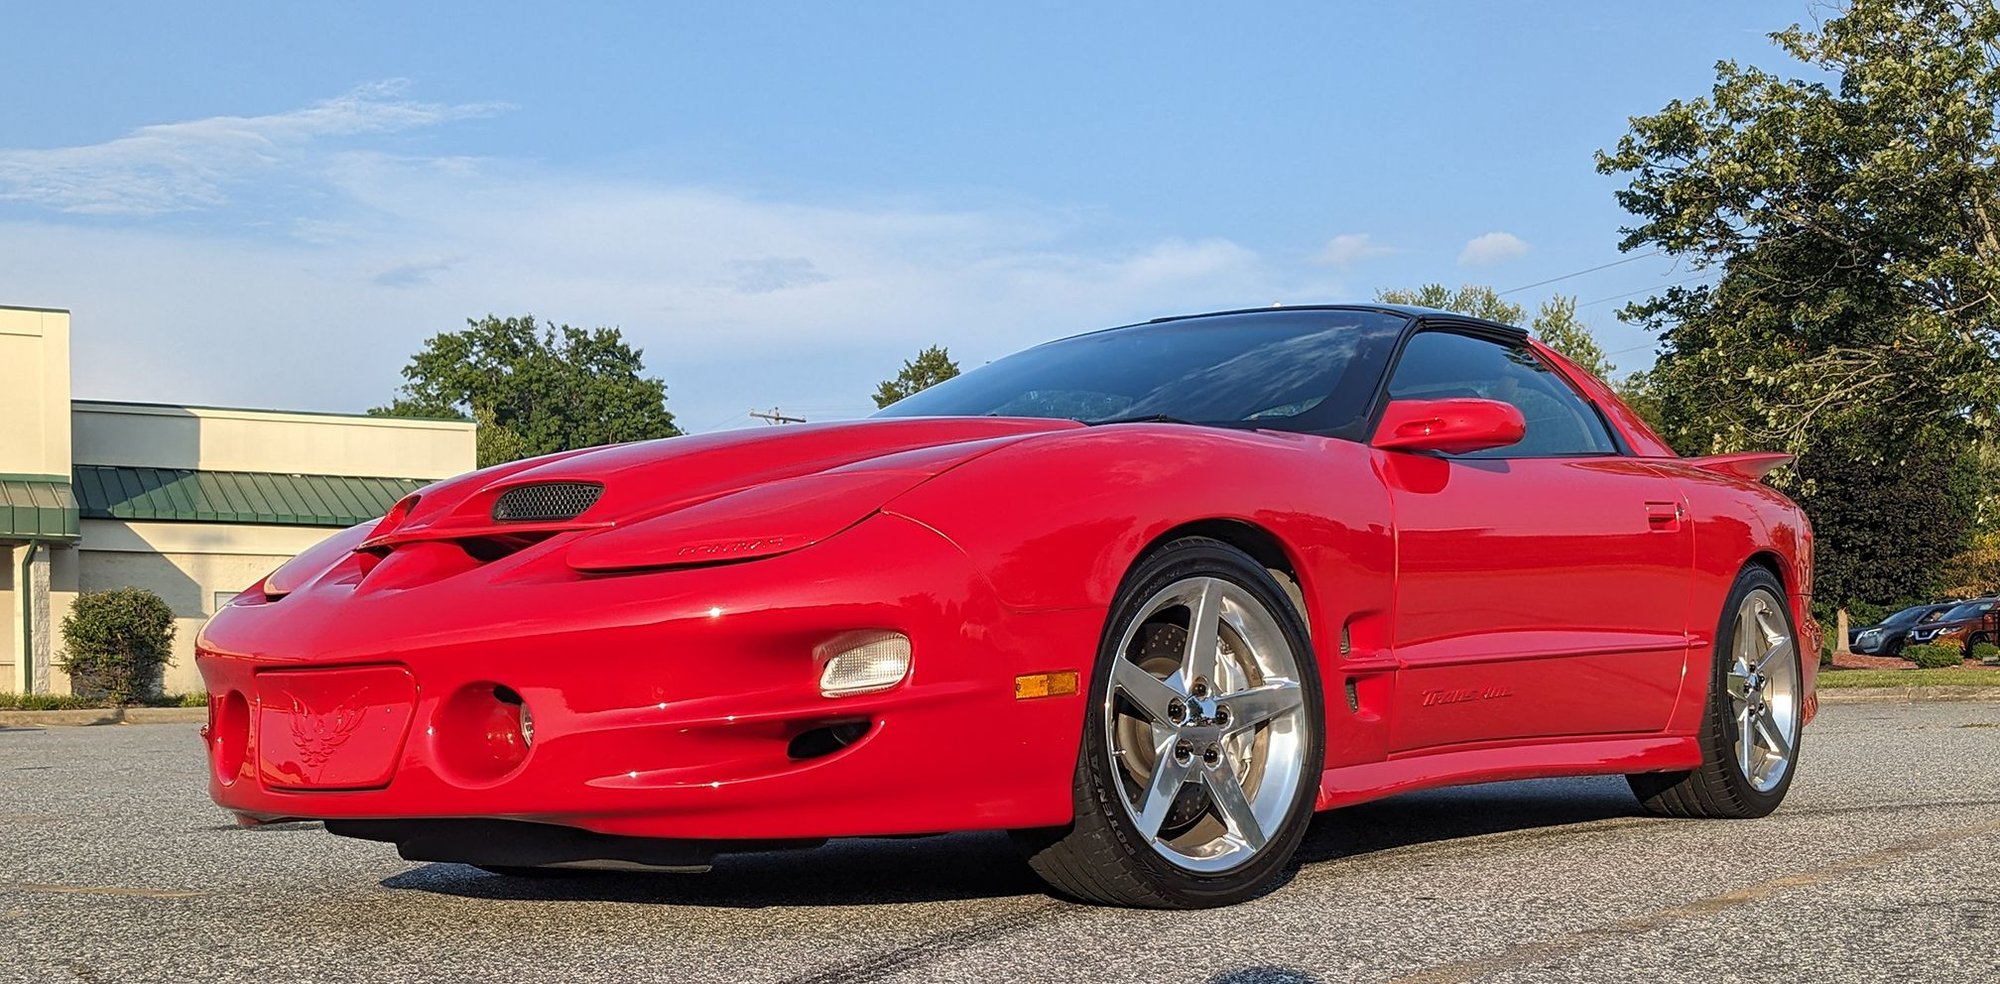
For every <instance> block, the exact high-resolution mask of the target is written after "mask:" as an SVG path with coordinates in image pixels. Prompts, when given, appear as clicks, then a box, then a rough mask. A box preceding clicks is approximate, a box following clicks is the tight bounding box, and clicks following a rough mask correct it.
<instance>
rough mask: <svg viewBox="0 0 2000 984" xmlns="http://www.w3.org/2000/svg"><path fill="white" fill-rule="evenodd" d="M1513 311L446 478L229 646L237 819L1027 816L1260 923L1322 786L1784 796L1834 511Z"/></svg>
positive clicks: (1754, 800) (225, 617)
mask: <svg viewBox="0 0 2000 984" xmlns="http://www.w3.org/2000/svg"><path fill="white" fill-rule="evenodd" d="M1784 460H1785V459H1784V457H1783V456H1781V455H1760V454H1745V455H1731V456H1722V457H1714V458H1696V459H1684V458H1680V457H1677V456H1675V454H1674V453H1673V452H1672V451H1671V450H1670V449H1669V448H1668V447H1667V446H1666V445H1665V444H1664V443H1663V442H1662V441H1661V440H1660V438H1659V437H1658V436H1656V435H1655V434H1654V433H1653V432H1652V431H1651V430H1650V429H1648V428H1647V426H1646V425H1645V424H1644V423H1643V422H1642V421H1641V420H1640V419H1639V418H1638V417H1637V416H1635V415H1634V414H1633V413H1632V411H1630V410H1629V409H1627V408H1626V407H1625V406H1623V405H1622V404H1620V403H1619V402H1618V400H1617V399H1616V398H1615V397H1613V396H1612V394H1611V393H1610V392H1609V391H1608V390H1607V389H1606V387H1605V386H1604V385H1603V384H1602V383H1600V382H1599V381H1598V380H1596V379H1593V378H1591V377H1590V376H1589V375H1587V374H1586V373H1583V372H1581V371H1579V370H1578V369H1577V367H1576V366H1575V365H1573V364H1571V363H1570V362H1568V361H1567V360H1565V359H1563V358H1562V357H1561V356H1560V355H1558V354H1556V353H1554V352H1552V351H1550V350H1549V349H1548V348H1546V347H1544V346H1542V345H1540V344H1539V343H1537V342H1535V341H1532V340H1530V339H1529V338H1528V337H1527V336H1526V335H1525V333H1523V332H1522V331H1521V330H1519V329H1516V328H1509V327H1505V326H1501V325H1496V324H1490V323H1486V322H1481V321H1475V320H1471V319H1467V318H1464V317H1461V316H1458V315H1453V314H1447V313H1444V312H1440V311H1428V310H1421V309H1408V308H1395V307H1383V306H1351V307H1311V308H1281V309H1262V310H1256V311H1239V312H1226V313H1221V314H1208V315H1200V316H1194V317H1183V318H1169V319H1163V320H1160V321H1155V322H1151V323H1147V324H1141V325H1132V326H1127V327H1123V328H1114V329H1110V330H1107V331H1100V332H1095V333H1092V334H1086V335H1079V336H1076V337H1074V338H1067V339H1063V340H1060V341H1055V342H1050V343H1048V344H1045V345H1041V346H1039V347H1036V348H1032V349H1029V350H1027V351H1025V352H1021V353H1019V354H1017V355H1014V356H1011V357H1009V358H1006V359H1002V360H1000V361H998V362H994V363H992V364H991V365H988V366H985V367H983V368H981V369H978V370H975V371H973V372H970V373H967V374H966V375H964V376H961V377H959V378H957V379H953V380H951V381H949V382H946V383H943V384H941V385H938V386H935V387H933V388H931V389H928V390H925V391H923V392H921V393H918V394H917V395H915V396H912V397H910V398H909V399H906V400H904V401H902V402H901V403H897V404H895V405H894V406H891V407H890V408H889V409H887V410H885V411H883V412H881V413H879V414H877V415H876V416H875V417H874V418H872V419H868V420H862V421H855V422H849V423H833V424H818V425H805V426H791V427H783V428H772V429H766V430H755V431H737V432H732V433H723V434H710V435H704V436H700V437H682V438H674V439H671V440H663V441H652V442H646V443H638V444H626V445H617V446H611V447H602V448H591V449H587V450H582V451H571V452H565V453H562V454H554V455H548V456H545V457H540V458H533V459H529V460H526V461H517V462H513V463H511V464H505V465H499V466H496V467H492V468H487V469H483V470H481V471H477V472H474V473H472V474H469V475H465V476H463V477H460V478H455V479H451V480H448V481H443V482H439V483H437V484H435V485H432V486H430V487H428V488H425V489H422V490H420V491H418V492H417V493H415V494H413V495H411V496H410V497H409V498H407V499H405V500H403V501H402V502H400V503H398V504H397V505H396V507H395V508H394V509H393V510H391V511H390V512H389V514H388V515H387V516H385V517H383V518H382V519H381V520H380V521H378V522H375V523H371V524H364V525H362V526H357V527H354V528H352V529H349V530H347V531H345V532H342V533H340V534H337V535H335V536H334V537H333V538H331V539H329V540H327V541H326V542H325V543H323V544H321V545H319V546H317V547H315V548H313V549H312V550H310V551H308V552H306V553H304V554H302V555H300V556H299V557H298V558H297V559H296V560H293V561H292V562H290V563H288V564H286V565H284V566H283V567H282V568H280V569H278V570H277V571H276V572H274V573H272V574H271V575H270V576H269V577H267V578H265V579H264V580H263V581H262V582H261V583H259V584H258V585H256V586H255V587H253V588H250V589H249V590H247V591H245V592H243V594H242V595H240V596H239V597H237V598H236V599H235V601H234V602H232V603H231V604H230V605H229V606H228V607H227V608H226V609H224V610H223V611H222V612H220V613H218V614H217V615H216V616H215V618H214V619H213V620H211V621H210V622H209V623H208V625H207V626H206V628H205V629H204V630H203V633H202V636H201V639H200V642H199V646H198V650H199V652H198V656H197V659H198V661H199V664H200V669H201V672H202V675H203V678H204V679H205V680H206V681H207V684H208V689H209V693H210V694H211V696H212V704H211V708H212V710H211V712H210V721H209V725H208V728H207V729H206V732H205V734H206V740H207V744H208V754H209V758H210V762H211V764H212V767H213V768H212V771H211V776H210V791H211V793H212V795H213V796H214V798H215V800H216V802H218V803H220V804H221V805H222V806H224V807H226V808H228V809H229V810H232V811H234V812H235V813H236V814H237V815H238V816H239V817H240V818H242V820H243V821H244V822H246V823H258V822H269V821H274V820H279V819H289V818H310V819H318V820H324V821H325V822H326V826H327V829H328V830H330V831H332V832H333V833H336V834H343V835H347V836H350V837H362V838H370V839H376V840H382V841H390V842H394V843H395V844H396V845H397V846H398V848H399V849H400V851H401V852H402V855H403V856H404V857H406V858H410V859H413V860H431V861H457V862H464V863H468V864H475V865H480V866H482V867H487V868H490V869H493V870H497V871H500V872H503V873H531V872H534V871H536V870H541V869H546V868H550V867H593V866H594V867H606V866H627V867H629V866H643V867H648V868H663V869H687V870H700V869H703V868H705V867H707V866H708V865H709V863H710V862H711V861H712V860H713V859H714V857H715V856H716V855H717V854H718V853H722V852H731V851H748V850H757V849H759V848H771V847H797V846H799V845H801V844H802V843H804V844H810V843H814V842H818V841H821V840H824V839H826V838H830V837H863V836H878V835H902V834H922V833H934V832H940V831H955V830H975V829H999V830H1010V831H1013V832H1014V836H1015V838H1016V839H1017V840H1018V842H1019V843H1020V845H1021V847H1022V850H1023V851H1024V853H1025V854H1026V856H1027V858H1028V863H1029V864H1030V865H1031V866H1032V867H1033V868H1034V870H1035V871H1037V872H1039V873H1040V874H1041V875H1042V876H1043V877H1044V878H1046V879H1047V880H1048V881H1049V882H1050V884H1052V885H1053V886H1054V887H1055V888H1056V889H1057V890H1058V891H1060V892H1062V893H1064V894H1067V895H1070V896H1073V897H1076V898H1078V899H1084V900H1089V901H1094V902H1102V903H1110V904H1119V905H1134V906H1158V907H1195V906H1212V905H1222V904H1227V903H1231V902H1235V901H1239V900H1242V899H1245V898H1249V897H1251V896H1253V895H1256V894H1257V893H1259V892H1262V891H1265V890H1267V889H1268V888H1269V887H1270V886H1271V885H1272V884H1274V882H1275V881H1276V880H1277V879H1278V878H1279V876H1280V873H1281V872H1282V870H1283V868H1284V866H1285V865H1286V862H1287V860H1288V859H1289V857H1290V856H1291V854H1292V853H1293V850H1294V848H1295V847H1296V846H1297V845H1298V843H1299V840H1300V837H1301V836H1302V834H1303V833H1304V830H1305V827H1306V824H1307V822H1308V821H1309V820H1310V818H1311V816H1312V814H1313V812H1314V811H1315V810H1327V809H1333V808H1337V807H1341V806H1344V805H1348V804H1353V803H1358V802H1361V801H1363V800H1368V799H1373V798H1377V797H1382V796H1387V795H1390V794H1393V793H1398V792H1403V791H1406V790H1412V789H1418V788H1423V787H1427V786H1438V785H1445V784H1452V783H1467V782H1479V781H1487V780H1496V779H1513V778H1524V777H1534V776H1557V775H1582V774H1622V775H1625V776H1627V777H1628V778H1629V780H1630V782H1631V785H1632V789H1633V791H1634V792H1635V793H1636V794H1637V795H1638V797H1639V798H1640V799H1641V800H1642V801H1643V802H1644V803H1645V805H1646V806H1647V807H1648V808H1650V809H1651V810H1653V811H1655V812H1658V813H1663V814H1670V815H1675V816H1698V817H1756V816H1761V815H1763V814H1766V813H1769V812H1770V811H1771V810H1772V809H1773V808H1775V807H1776V806H1777V805H1778V802H1779V801H1780V800H1781V799H1783V798H1784V795H1785V791H1786V789H1787V787H1788V786H1789V785H1790V783H1791V782H1792V779H1793V777H1794V775H1795V774H1796V772H1797V764H1798V754H1799V738H1800V730H1801V728H1802V727H1803V726H1804V724H1805V723H1806V722H1807V721H1808V720H1810V719H1811V717H1812V714H1813V710H1814V699H1813V674H1814V669H1815V662H1814V661H1813V660H1809V659H1807V660H1802V659H1801V658H1800V654H1801V653H1812V652H1816V651H1817V648H1818V645H1817V639H1816V637H1815V629H1814V624H1813V622H1812V621H1811V620H1810V619H1808V618H1806V617H1805V612H1806V611H1807V608H1808V602H1809V598H1810V593H1811V590H1812V584H1811V571H1812V558H1811V544H1812V534H1811V530H1810V527H1809V526H1808V524H1807V522H1806V519H1805V517H1804V516H1802V515H1801V514H1800V512H1799V510H1798V508H1797V507H1796V506H1794V505H1793V504H1792V503H1791V502H1790V501H1789V500H1787V499H1786V498H1784V497H1783V496H1782V495H1780V494H1779V493H1778V492H1776V491H1774V490H1773V489H1771V488H1769V487H1767V486H1765V485H1764V484H1762V483H1761V481H1760V479H1761V478H1762V477H1763V475H1764V474H1765V473H1766V472H1767V471H1768V470H1769V469H1771V468H1772V467H1774V466H1776V465H1778V464H1781V463H1783V461H1784Z"/></svg>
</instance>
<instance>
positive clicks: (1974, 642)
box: [1965, 632, 1993, 656]
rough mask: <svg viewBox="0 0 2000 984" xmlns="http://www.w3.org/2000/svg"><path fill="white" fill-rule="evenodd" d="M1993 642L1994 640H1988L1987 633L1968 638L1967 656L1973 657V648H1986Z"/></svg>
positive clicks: (1966, 642)
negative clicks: (1985, 646)
mask: <svg viewBox="0 0 2000 984" xmlns="http://www.w3.org/2000/svg"><path fill="white" fill-rule="evenodd" d="M1992 641H1993V640H1992V639H1989V638H1987V636H1986V633H1984V632H1979V633H1975V634H1974V635H1972V636H1969V637H1967V638H1966V640H1965V654H1966V655H1967V656H1970V655H1972V647H1974V646H1984V645H1986V644H1987V643H1989V642H1992Z"/></svg>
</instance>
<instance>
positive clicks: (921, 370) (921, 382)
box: [875, 345, 958, 409]
mask: <svg viewBox="0 0 2000 984" xmlns="http://www.w3.org/2000/svg"><path fill="white" fill-rule="evenodd" d="M956 375H958V363H956V362H953V361H951V353H950V352H948V351H946V350H945V348H944V347H943V346H941V345H933V346H931V347H929V348H927V349H924V350H923V351H922V352H918V353H917V357H916V358H914V359H911V360H909V361H907V362H905V363H903V371H901V372H899V373H897V374H896V378H894V379H885V380H883V381H882V385H880V386H877V387H876V388H875V406H876V408H877V409H880V408H882V407H886V406H888V405H889V404H891V403H894V402H896V401H897V400H900V399H903V398H904V397H906V396H909V395H910V394H912V393H916V392H918V391H920V390H925V389H929V388H930V387H932V386H936V385H937V384H939V383H942V382H944V381H945V380H947V379H950V378H951V377H953V376H956Z"/></svg>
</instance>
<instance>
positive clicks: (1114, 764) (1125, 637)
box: [1016, 537, 1325, 909]
mask: <svg viewBox="0 0 2000 984" xmlns="http://www.w3.org/2000/svg"><path fill="white" fill-rule="evenodd" d="M1322 704H1323V701H1322V698H1321V696H1320V688H1319V676H1318V673H1317V668H1316V666H1315V664H1314V663H1313V660H1312V645H1311V640H1310V639H1309V637H1308V633H1307V628H1306V623H1305V618H1304V615H1303V614H1302V612H1301V611H1300V609H1299V607H1298V606H1297V604H1295V603H1294V601H1293V598H1292V596H1288V595H1287V593H1286V590H1285V588H1284V587H1282V586H1281V585H1280V584H1279V582H1278V580H1277V577H1276V576H1275V572H1274V571H1273V570H1271V569H1270V568H1268V567H1267V566H1266V565H1265V564H1264V563H1261V562H1259V560H1257V559H1253V558H1252V557H1251V556H1250V555H1249V554H1247V553H1245V552H1244V551H1242V550H1240V549H1238V548H1236V547H1234V546H1231V545H1229V544H1225V543H1222V542H1219V541H1216V540H1212V539H1208V538H1206V537H1187V538H1185V539H1180V540H1175V541H1172V542H1170V543H1167V544H1164V545H1162V546H1161V547H1159V548H1157V549H1155V550H1153V551H1152V552H1150V553H1148V554H1147V555H1146V556H1145V557H1143V558H1141V559H1140V560H1139V562H1138V563H1137V564H1135V565H1134V567H1133V569H1132V571H1131V572H1130V573H1129V574H1127V576H1126V578H1125V583H1124V584H1123V585H1122V586H1121V587H1120V588H1119V591H1118V596H1117V598H1116V599H1115V600H1114V601H1113V603H1112V606H1111V611H1110V613H1109V617H1108V618H1107V620H1106V624H1105V627H1104V634H1103V636H1102V638H1101V641H1100V644H1099V650H1098V653H1097V661H1096V664H1095V668H1094V670H1093V673H1092V676H1091V688H1090V702H1089V704H1088V706H1087V708H1086V710H1087V714H1086V715H1085V719H1084V721H1083V742H1082V744H1083V747H1082V749H1081V751H1080V752H1079V754H1078V756H1077V764H1076V773H1075V787H1074V788H1075V801H1076V815H1075V820H1074V821H1073V822H1072V823H1071V824H1070V825H1069V826H1067V827H1058V828H1048V829H1042V830H1031V831H1017V832H1016V839H1017V841H1018V842H1019V843H1020V844H1021V845H1022V847H1023V848H1024V849H1025V850H1026V851H1027V853H1028V863H1029V865H1030V866H1031V867H1033V868H1034V869H1035V871H1036V873H1037V874H1040V875H1041V876H1042V877H1043V878H1045V879H1047V880H1048V881H1049V883H1050V884H1051V885H1053V886H1055V887H1056V888H1057V889H1058V890H1060V891H1062V892H1064V893H1066V894H1068V895H1071V896H1074V897H1076V898H1079V899H1084V900H1087V901H1092V902H1101V903H1107V904H1111V905H1127V906H1146V907H1152V908H1177V909H1185V908H1199V907H1206V906H1217V905H1229V904H1232V903H1235V902H1241V901H1243V900H1245V899H1248V898H1252V897H1255V896H1256V895H1259V894H1261V893H1263V892H1265V891H1268V890H1269V889H1270V888H1271V886H1272V885H1274V884H1276V883H1277V881H1278V879H1279V877H1280V876H1281V875H1282V874H1283V872H1284V870H1285V865H1286V863H1287V862H1288V861H1289V860H1290V859H1291V856H1292V853H1293V852H1294V851H1295V850H1296V849H1297V848H1298V845H1299V841H1300V839H1302V838H1303V837H1304V836H1305V828H1306V824H1307V823H1308V822H1309V821H1310V820H1311V819H1312V811H1313V802H1314V797H1315V796H1316V794H1317V793H1318V791H1319V783H1318V779H1319V775H1320V772H1321V771H1322V770H1323V769H1324V768H1325V746H1324V739H1323V738H1322V737H1321V729H1322V727H1323V715H1324V710H1323V707H1322Z"/></svg>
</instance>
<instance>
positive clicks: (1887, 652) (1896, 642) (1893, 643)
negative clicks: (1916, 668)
mask: <svg viewBox="0 0 2000 984" xmlns="http://www.w3.org/2000/svg"><path fill="white" fill-rule="evenodd" d="M1876 655H1878V656H1889V657H1900V656H1902V655H1903V637H1902V636H1897V637H1896V638H1894V639H1891V640H1889V643H1888V644H1887V645H1885V646H1883V647H1882V648H1881V650H1880V651H1879V652H1877V653H1876Z"/></svg>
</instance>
